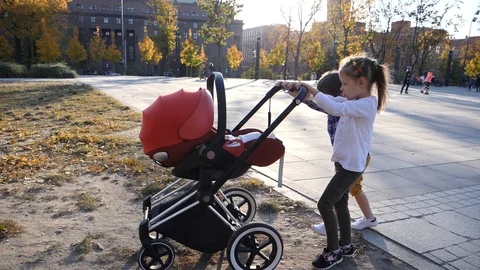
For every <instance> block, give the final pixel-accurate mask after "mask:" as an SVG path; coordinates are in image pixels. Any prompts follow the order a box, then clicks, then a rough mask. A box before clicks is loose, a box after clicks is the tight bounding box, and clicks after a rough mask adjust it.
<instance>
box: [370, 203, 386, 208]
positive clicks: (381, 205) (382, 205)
mask: <svg viewBox="0 0 480 270" xmlns="http://www.w3.org/2000/svg"><path fill="white" fill-rule="evenodd" d="M384 206H386V205H385V204H383V203H381V202H372V203H370V207H371V208H380V207H384Z"/></svg>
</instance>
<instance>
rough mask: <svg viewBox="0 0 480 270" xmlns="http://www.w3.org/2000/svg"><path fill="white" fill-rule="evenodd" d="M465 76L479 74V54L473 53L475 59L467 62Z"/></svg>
mask: <svg viewBox="0 0 480 270" xmlns="http://www.w3.org/2000/svg"><path fill="white" fill-rule="evenodd" d="M465 74H466V75H467V76H472V77H474V76H477V75H478V74H480V53H478V52H477V53H475V57H474V58H473V59H472V60H470V61H468V62H467V66H466V67H465Z"/></svg>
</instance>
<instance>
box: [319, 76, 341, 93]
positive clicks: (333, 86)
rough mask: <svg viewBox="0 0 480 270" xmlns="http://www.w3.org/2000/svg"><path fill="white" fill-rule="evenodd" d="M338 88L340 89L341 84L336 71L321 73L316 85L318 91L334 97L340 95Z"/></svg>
mask: <svg viewBox="0 0 480 270" xmlns="http://www.w3.org/2000/svg"><path fill="white" fill-rule="evenodd" d="M340 88H342V82H341V81H340V76H339V75H338V70H332V71H327V72H325V73H323V74H322V77H320V79H319V80H318V83H317V90H318V91H320V92H322V93H324V94H327V95H331V96H334V97H336V96H339V95H341V94H342V91H341V90H340Z"/></svg>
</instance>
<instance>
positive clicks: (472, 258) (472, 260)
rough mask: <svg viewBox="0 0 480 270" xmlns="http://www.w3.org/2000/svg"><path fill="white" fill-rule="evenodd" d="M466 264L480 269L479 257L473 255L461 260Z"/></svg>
mask: <svg viewBox="0 0 480 270" xmlns="http://www.w3.org/2000/svg"><path fill="white" fill-rule="evenodd" d="M463 259H464V260H465V261H466V262H468V263H469V264H471V265H475V266H476V267H478V268H480V257H479V256H477V255H475V254H473V255H470V256H468V257H465V258H463Z"/></svg>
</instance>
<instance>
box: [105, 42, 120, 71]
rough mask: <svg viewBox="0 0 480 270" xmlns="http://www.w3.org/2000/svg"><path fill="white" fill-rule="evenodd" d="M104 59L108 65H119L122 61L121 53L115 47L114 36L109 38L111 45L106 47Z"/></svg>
mask: <svg viewBox="0 0 480 270" xmlns="http://www.w3.org/2000/svg"><path fill="white" fill-rule="evenodd" d="M104 59H105V60H106V61H107V62H110V63H113V64H115V63H119V62H121V61H122V52H121V51H120V50H118V49H117V45H115V36H114V35H112V36H111V44H110V45H108V47H107V50H106V51H105V56H104Z"/></svg>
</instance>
